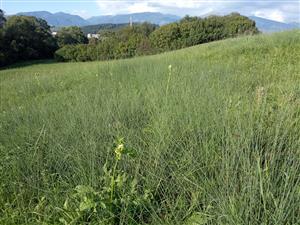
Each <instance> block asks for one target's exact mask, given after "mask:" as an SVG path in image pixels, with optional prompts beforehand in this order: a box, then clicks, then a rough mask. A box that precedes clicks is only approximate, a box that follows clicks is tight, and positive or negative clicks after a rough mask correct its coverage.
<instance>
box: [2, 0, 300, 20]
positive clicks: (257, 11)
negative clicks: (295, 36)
mask: <svg viewBox="0 0 300 225" xmlns="http://www.w3.org/2000/svg"><path fill="white" fill-rule="evenodd" d="M0 8H1V9H3V10H4V11H5V13H6V14H8V15H11V14H15V13H18V12H30V11H49V12H52V13H54V12H66V13H71V14H76V15H79V16H81V17H83V18H89V17H92V16H100V15H116V14H128V13H136V12H161V13H168V14H174V15H179V16H185V15H191V16H202V15H205V14H228V13H230V12H239V13H241V14H243V15H246V16H251V15H254V16H259V17H263V18H267V19H271V20H275V21H279V22H300V0H252V1H251V0H0Z"/></svg>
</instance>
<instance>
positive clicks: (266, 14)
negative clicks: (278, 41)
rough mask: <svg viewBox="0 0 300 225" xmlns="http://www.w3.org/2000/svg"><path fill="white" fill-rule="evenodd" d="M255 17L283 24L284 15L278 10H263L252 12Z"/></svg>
mask: <svg viewBox="0 0 300 225" xmlns="http://www.w3.org/2000/svg"><path fill="white" fill-rule="evenodd" d="M254 15H255V16H258V17H263V18H267V19H270V20H275V21H278V22H284V21H285V18H284V13H283V12H282V11H280V10H279V9H265V10H263V11H262V10H258V11H255V12H254Z"/></svg>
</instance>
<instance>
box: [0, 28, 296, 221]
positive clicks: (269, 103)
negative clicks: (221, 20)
mask: <svg viewBox="0 0 300 225" xmlns="http://www.w3.org/2000/svg"><path fill="white" fill-rule="evenodd" d="M299 62H300V35H299V31H293V32H285V33H278V34H273V35H259V36H255V37H243V38H238V39H230V40H226V41H220V42H214V43H210V44H205V45H201V46H196V47H192V48H188V49H183V50H180V51H175V52H170V53H165V54H161V55H157V56H150V57H140V58H135V59H130V60H120V61H110V62H91V63H61V64H37V65H30V66H26V67H21V68H12V69H7V70H2V71H0V79H1V83H0V88H1V89H0V90H1V96H0V99H1V111H0V154H1V155H0V181H1V184H0V185H1V186H0V224H153V225H154V224H155V225H156V224H170V225H171V224H172V225H173V224H185V225H190V224H201V225H202V224H211V225H214V224H220V225H232V224H241V225H243V224H251V225H256V224H257V225H258V224H263V225H273V224H278V225H292V224H293V225H296V224H299V221H300V213H299V211H300V204H299V202H300V177H299V174H300V85H299V84H300V64H299Z"/></svg>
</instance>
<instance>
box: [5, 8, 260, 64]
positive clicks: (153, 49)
mask: <svg viewBox="0 0 300 225" xmlns="http://www.w3.org/2000/svg"><path fill="white" fill-rule="evenodd" d="M258 32H259V31H258V29H257V28H256V25H255V22H254V21H252V20H250V19H249V18H247V17H245V16H242V15H240V14H238V13H232V14H230V15H227V16H210V17H207V18H199V17H190V16H186V17H184V18H183V19H182V20H180V21H179V22H175V23H171V24H168V25H164V26H161V27H158V26H157V25H154V24H150V23H142V24H134V25H133V26H122V27H120V28H119V29H104V30H103V29H101V30H100V31H99V38H90V39H87V37H86V36H85V34H84V33H83V32H82V30H81V28H79V27H65V28H61V29H60V30H59V31H58V32H57V34H56V36H55V37H54V36H53V35H52V34H51V30H50V26H49V25H48V24H47V22H46V21H44V20H42V19H37V18H35V17H29V16H11V17H9V18H8V19H7V20H6V18H5V17H4V14H3V11H0V49H1V51H0V66H3V65H8V64H11V63H14V62H17V61H22V60H31V59H45V58H53V57H54V58H55V59H56V60H58V61H93V60H110V59H121V58H129V57H134V56H140V55H149V54H155V53H160V52H165V51H170V50H176V49H180V48H184V47H189V46H193V45H198V44H202V43H207V42H211V41H216V40H221V39H225V38H231V37H237V36H240V35H253V34H257V33H258Z"/></svg>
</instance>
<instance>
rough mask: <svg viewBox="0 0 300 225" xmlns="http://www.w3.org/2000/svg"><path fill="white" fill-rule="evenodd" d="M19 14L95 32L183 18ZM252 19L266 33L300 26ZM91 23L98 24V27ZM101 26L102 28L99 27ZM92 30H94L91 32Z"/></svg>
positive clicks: (47, 13)
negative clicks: (114, 26)
mask: <svg viewBox="0 0 300 225" xmlns="http://www.w3.org/2000/svg"><path fill="white" fill-rule="evenodd" d="M17 15H26V16H35V17H38V18H42V19H44V20H46V21H47V22H48V24H49V25H51V26H55V27H63V26H80V27H83V26H90V27H87V28H84V29H85V30H86V29H88V30H89V31H88V33H94V32H96V31H97V30H100V29H101V26H102V25H103V24H115V25H118V24H128V23H129V21H130V18H132V22H134V23H142V22H150V23H153V24H157V25H164V24H168V23H173V22H176V21H178V20H180V19H181V17H179V16H176V15H170V14H162V13H158V12H155V13H154V12H144V13H132V14H124V15H115V16H109V15H108V16H93V17H91V18H89V19H87V20H85V19H83V18H81V17H80V16H77V15H71V14H68V13H63V12H58V13H50V12H47V11H37V12H21V13H18V14H17ZM210 15H221V14H220V13H217V12H214V13H209V14H205V15H202V16H201V17H207V16H210ZM249 18H251V19H252V20H254V21H255V22H256V26H257V28H258V29H259V30H260V31H262V32H264V33H271V32H278V31H285V30H292V29H296V28H300V24H299V23H282V22H277V21H273V20H269V19H265V18H261V17H257V16H250V17H249ZM91 25H97V26H96V27H94V26H91ZM99 26H100V29H98V27H99ZM90 31H92V32H90ZM85 32H86V31H85Z"/></svg>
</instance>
